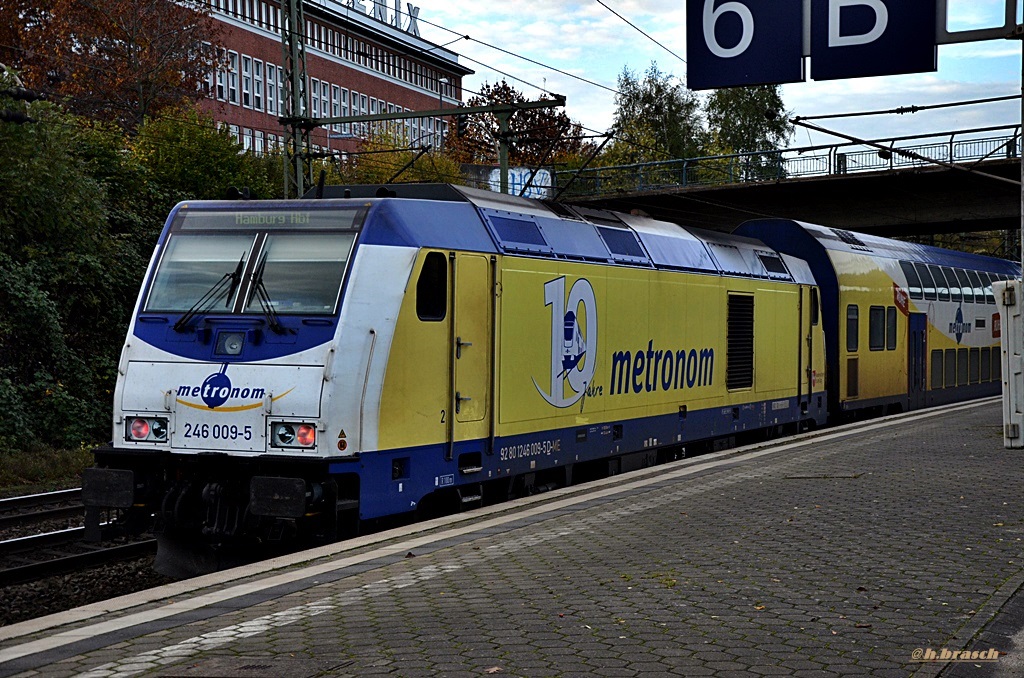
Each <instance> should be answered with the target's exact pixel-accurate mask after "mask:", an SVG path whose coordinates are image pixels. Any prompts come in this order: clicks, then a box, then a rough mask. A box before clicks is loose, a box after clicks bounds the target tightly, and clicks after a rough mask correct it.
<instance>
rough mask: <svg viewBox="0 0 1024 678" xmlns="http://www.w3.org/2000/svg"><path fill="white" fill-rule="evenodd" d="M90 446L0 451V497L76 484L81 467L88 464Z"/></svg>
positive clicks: (80, 479)
mask: <svg viewBox="0 0 1024 678" xmlns="http://www.w3.org/2000/svg"><path fill="white" fill-rule="evenodd" d="M92 463H93V461H92V448H91V447H80V448H77V449H72V450H56V449H52V448H36V449H33V450H30V451H18V452H9V451H2V452H0V497H14V496H18V495H23V494H33V493H36V492H52V491H54V490H64V489H68V488H71V487H80V486H81V483H82V469H85V468H88V467H90V466H92Z"/></svg>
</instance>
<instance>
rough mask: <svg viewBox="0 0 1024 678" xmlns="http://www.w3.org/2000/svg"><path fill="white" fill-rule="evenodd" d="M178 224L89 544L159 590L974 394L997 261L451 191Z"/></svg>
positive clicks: (128, 349) (871, 240)
mask: <svg viewBox="0 0 1024 678" xmlns="http://www.w3.org/2000/svg"><path fill="white" fill-rule="evenodd" d="M324 190H325V193H324V195H323V197H321V198H318V199H300V200H291V201H248V200H241V201H202V202H185V203H181V204H179V205H177V206H176V207H175V208H174V209H173V211H172V212H171V214H170V216H169V217H168V220H167V223H166V226H165V228H164V230H163V232H162V234H161V236H160V238H159V240H158V242H157V245H156V248H155V251H154V254H153V257H152V261H151V263H150V266H149V270H148V272H147V275H146V278H145V281H144V283H143V285H142V289H141V291H140V294H139V298H138V301H137V304H136V308H135V311H134V314H133V316H132V320H131V324H130V327H129V330H128V335H127V339H126V341H125V344H124V348H123V350H122V354H121V359H120V363H119V366H118V380H117V386H116V389H115V392H114V421H113V438H112V441H111V443H110V444H108V445H105V446H102V447H100V448H98V449H97V450H95V460H96V464H95V466H94V467H93V468H91V469H88V470H87V471H86V472H85V474H84V476H83V489H82V494H83V500H84V502H85V504H86V506H87V529H88V531H89V532H90V533H91V534H94V535H96V534H98V533H99V530H100V525H101V524H103V525H105V524H106V522H104V521H107V520H110V521H112V524H114V525H118V526H121V527H123V528H124V529H125V530H129V531H136V532H137V531H141V530H146V529H155V530H156V531H157V533H158V535H159V551H158V557H157V567H158V569H160V570H162V571H164V572H167V573H172V574H191V573H195V572H198V571H206V570H210V569H214V568H216V567H218V566H222V565H224V564H226V563H227V562H228V561H227V560H225V557H226V555H227V554H229V553H236V552H244V551H252V550H256V552H260V551H261V550H265V549H267V548H270V547H271V546H272V545H273V544H278V543H292V542H294V541H296V540H298V541H300V542H316V541H330V540H335V539H338V538H343V537H345V536H347V535H351V534H354V533H356V532H357V531H358V530H359V528H360V526H361V525H365V524H366V523H367V522H372V521H378V520H383V519H387V518H389V517H394V516H411V515H416V514H431V513H436V512H450V511H458V510H464V509H468V508H473V507H477V506H481V505H484V504H488V503H492V502H497V501H501V500H505V499H507V498H509V497H514V496H522V495H526V494H530V493H533V492H539V491H544V490H546V489H550V488H553V487H559V486H563V485H567V484H570V483H573V482H576V481H580V480H585V479H590V478H596V477H603V476H607V475H613V474H616V473H620V472H624V471H628V470H633V469H637V468H642V467H646V466H649V465H653V464H656V463H659V462H661V461H666V460H670V459H674V458H679V457H680V456H681V455H682V454H684V453H685V452H686V450H687V449H688V448H689V449H692V448H693V447H695V446H698V445H705V444H709V443H708V441H716V440H722V439H729V438H733V437H736V436H740V435H746V434H753V433H755V432H761V433H765V434H777V433H780V432H783V431H796V430H802V429H806V428H810V427H815V426H820V425H823V424H825V423H826V422H827V421H828V420H829V418H830V417H832V418H835V417H838V416H853V415H857V414H863V413H868V412H870V413H875V412H880V411H887V412H893V411H901V410H908V409H914V408H918V407H924V406H927V405H932V404H936V403H940V402H949V401H952V400H958V399H964V398H972V397H978V396H982V395H985V394H994V393H997V392H998V391H999V389H1000V376H999V375H1000V370H999V349H998V337H999V317H998V314H997V313H996V312H995V306H994V297H993V295H992V288H991V285H992V282H993V281H995V280H1002V279H1009V278H1011V277H1018V276H1019V275H1020V271H1019V267H1018V266H1016V265H1015V264H1013V263H1010V262H1007V261H1002V260H998V259H992V258H987V257H980V256H974V255H969V254H963V253H957V252H950V251H945V250H941V249H938V248H934V247H927V246H921V245H911V244H906V243H900V242H896V241H892V240H888V239H885V238H877V237H871V236H866V235H861V234H855V233H852V232H848V231H842V230H836V229H830V228H825V227H820V226H814V225H810V224H803V223H798V222H794V221H788V220H780V219H775V220H758V221H754V222H748V223H746V224H744V225H742V226H741V227H740V228H739V229H738V230H737V231H736V232H735V233H733V234H731V235H730V234H723V233H717V232H708V231H701V230H698V229H693V228H688V227H685V226H680V225H678V224H673V223H668V222H664V221H659V220H655V219H652V218H649V217H646V216H640V215H634V214H621V213H614V212H609V211H603V210H597V209H591V208H585V207H580V206H570V205H565V204H558V203H554V202H546V201H536V200H528V199H523V198H517V197H512V196H506V195H501V194H496V193H492V192H489V191H481V190H475V189H470V188H464V187H456V186H449V185H405V186H393V187H380V188H373V187H353V188H348V189H341V188H336V189H335V188H332V187H326V189H324Z"/></svg>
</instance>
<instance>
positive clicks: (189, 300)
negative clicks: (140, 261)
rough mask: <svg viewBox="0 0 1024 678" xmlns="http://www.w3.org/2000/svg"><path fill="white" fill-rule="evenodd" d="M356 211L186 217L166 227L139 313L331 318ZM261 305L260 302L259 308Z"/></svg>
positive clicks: (238, 212)
mask: <svg viewBox="0 0 1024 678" xmlns="http://www.w3.org/2000/svg"><path fill="white" fill-rule="evenodd" d="M363 214H365V211H364V210H361V209H350V208H349V209H346V208H337V207H336V208H331V209H316V210H309V209H306V210H301V209H299V210H293V209H289V210H283V209H258V210H255V209H254V210H231V211H225V210H217V211H212V210H210V211H207V210H188V209H187V208H183V209H182V210H181V212H179V216H178V218H177V219H176V222H175V224H174V225H173V226H172V228H171V233H170V236H169V237H168V239H167V242H166V245H165V247H164V251H163V254H162V255H161V259H160V263H159V266H158V267H157V271H156V274H155V276H154V278H153V282H152V285H151V287H150V291H149V296H148V298H147V300H146V304H145V310H146V311H149V312H192V311H194V310H195V309H196V307H197V305H200V306H202V307H203V310H204V311H205V312H212V313H252V314H263V313H265V312H266V309H265V308H264V306H265V305H269V307H270V309H271V310H272V311H273V312H274V313H278V314H285V315H287V314H303V315H329V314H333V313H334V312H335V310H336V308H337V305H338V299H339V296H340V294H341V282H342V277H343V276H344V274H345V266H346V264H347V262H348V258H349V255H350V253H351V251H352V245H353V243H354V242H355V236H356V228H357V225H358V223H360V222H361V219H362V216H363ZM261 298H262V302H261Z"/></svg>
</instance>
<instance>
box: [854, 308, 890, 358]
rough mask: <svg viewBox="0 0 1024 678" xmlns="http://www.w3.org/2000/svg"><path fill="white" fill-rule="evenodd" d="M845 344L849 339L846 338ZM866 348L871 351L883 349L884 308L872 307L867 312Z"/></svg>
mask: <svg viewBox="0 0 1024 678" xmlns="http://www.w3.org/2000/svg"><path fill="white" fill-rule="evenodd" d="M847 343H849V337H847ZM868 348H869V349H870V350H872V351H881V350H882V349H884V348H885V307H884V306H872V307H871V308H870V309H869V310H868ZM854 350H856V349H854Z"/></svg>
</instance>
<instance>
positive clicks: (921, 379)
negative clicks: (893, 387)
mask: <svg viewBox="0 0 1024 678" xmlns="http://www.w3.org/2000/svg"><path fill="white" fill-rule="evenodd" d="M927 332H928V316H927V314H925V313H911V314H910V317H909V318H908V331H907V334H908V336H909V338H910V339H909V341H907V395H908V398H909V402H908V403H907V406H908V408H909V409H911V410H916V409H919V408H921V407H924V406H925V405H926V404H927V402H926V393H925V389H926V388H927V385H926V383H925V375H926V374H928V350H927V349H928V346H927V337H928V334H927Z"/></svg>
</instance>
